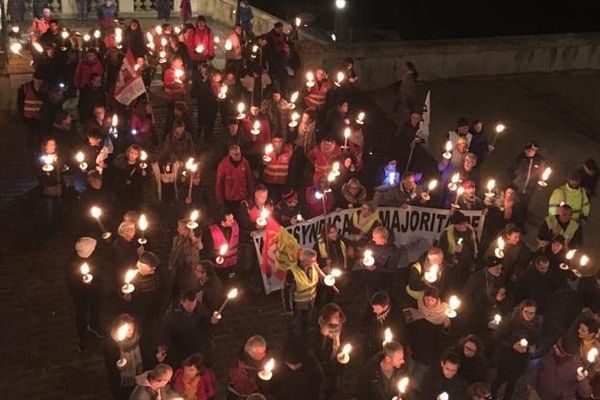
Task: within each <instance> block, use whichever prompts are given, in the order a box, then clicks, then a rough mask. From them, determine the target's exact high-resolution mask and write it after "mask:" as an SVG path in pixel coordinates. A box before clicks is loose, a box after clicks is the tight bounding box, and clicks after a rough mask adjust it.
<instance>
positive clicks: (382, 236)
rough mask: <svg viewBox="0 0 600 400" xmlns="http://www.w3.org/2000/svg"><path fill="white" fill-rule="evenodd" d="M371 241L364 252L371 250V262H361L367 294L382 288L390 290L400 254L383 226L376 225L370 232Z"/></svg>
mask: <svg viewBox="0 0 600 400" xmlns="http://www.w3.org/2000/svg"><path fill="white" fill-rule="evenodd" d="M371 238H372V240H371V242H370V243H369V244H368V245H367V246H366V247H365V250H364V251H365V252H367V251H369V250H370V251H371V252H372V257H373V261H374V262H373V264H370V263H363V264H364V269H365V270H366V271H367V272H366V276H365V278H366V284H367V296H369V297H370V296H371V295H372V294H373V293H375V292H377V291H379V290H384V291H386V292H387V293H390V292H391V289H392V283H393V280H394V278H393V277H394V273H395V272H396V270H397V268H398V262H399V261H400V255H399V251H398V248H397V247H396V246H395V245H394V244H393V243H391V242H390V240H389V239H390V233H389V231H388V230H387V228H386V227H384V226H377V227H375V228H374V229H373V233H372V234H371Z"/></svg>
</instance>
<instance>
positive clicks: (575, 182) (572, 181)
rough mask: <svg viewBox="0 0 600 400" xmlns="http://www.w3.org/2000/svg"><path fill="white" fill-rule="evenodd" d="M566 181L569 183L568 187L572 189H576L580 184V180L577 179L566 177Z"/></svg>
mask: <svg viewBox="0 0 600 400" xmlns="http://www.w3.org/2000/svg"><path fill="white" fill-rule="evenodd" d="M567 183H568V184H569V187H571V188H572V189H578V188H579V185H580V184H581V181H578V180H575V179H568V180H567Z"/></svg>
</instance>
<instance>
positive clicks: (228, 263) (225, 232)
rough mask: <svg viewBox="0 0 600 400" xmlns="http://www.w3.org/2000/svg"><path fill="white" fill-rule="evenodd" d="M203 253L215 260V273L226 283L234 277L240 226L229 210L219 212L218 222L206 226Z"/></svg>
mask: <svg viewBox="0 0 600 400" xmlns="http://www.w3.org/2000/svg"><path fill="white" fill-rule="evenodd" d="M208 231H209V233H210V235H207V237H208V240H207V243H206V248H205V254H207V257H209V258H212V259H213V260H214V261H215V264H214V268H215V273H216V274H217V276H218V277H219V279H220V280H221V282H223V283H226V282H228V281H229V280H231V279H233V278H235V275H236V271H235V269H236V267H237V265H238V246H239V243H240V226H239V225H238V222H237V221H236V219H235V217H234V215H233V213H232V212H231V211H225V212H223V213H222V214H221V218H220V219H219V222H217V223H214V224H211V225H210V226H209V227H208Z"/></svg>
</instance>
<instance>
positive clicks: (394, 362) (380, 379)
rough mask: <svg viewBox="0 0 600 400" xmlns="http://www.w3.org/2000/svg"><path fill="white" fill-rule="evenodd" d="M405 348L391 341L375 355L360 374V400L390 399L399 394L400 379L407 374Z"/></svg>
mask: <svg viewBox="0 0 600 400" xmlns="http://www.w3.org/2000/svg"><path fill="white" fill-rule="evenodd" d="M404 365H405V362H404V349H403V347H402V345H401V344H400V343H398V342H389V343H386V344H385V345H384V346H383V351H382V352H381V353H378V354H376V355H374V356H373V357H372V358H371V360H370V361H369V362H368V363H367V365H365V367H364V368H363V370H362V372H361V373H360V375H359V377H360V378H359V379H360V380H359V383H358V391H357V393H356V397H357V398H358V400H389V399H391V398H393V397H394V396H396V395H398V386H397V385H398V381H399V380H400V379H401V377H402V375H405V374H406V372H407V371H406V370H407V368H406V367H405V366H404Z"/></svg>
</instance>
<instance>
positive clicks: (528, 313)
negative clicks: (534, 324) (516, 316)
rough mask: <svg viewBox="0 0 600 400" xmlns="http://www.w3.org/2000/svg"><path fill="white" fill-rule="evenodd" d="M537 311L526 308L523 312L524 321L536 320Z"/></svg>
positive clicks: (533, 308)
mask: <svg viewBox="0 0 600 400" xmlns="http://www.w3.org/2000/svg"><path fill="white" fill-rule="evenodd" d="M535 314H536V309H535V307H531V306H530V307H524V308H523V311H522V315H523V319H524V320H525V321H527V322H530V321H533V319H534V318H535Z"/></svg>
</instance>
